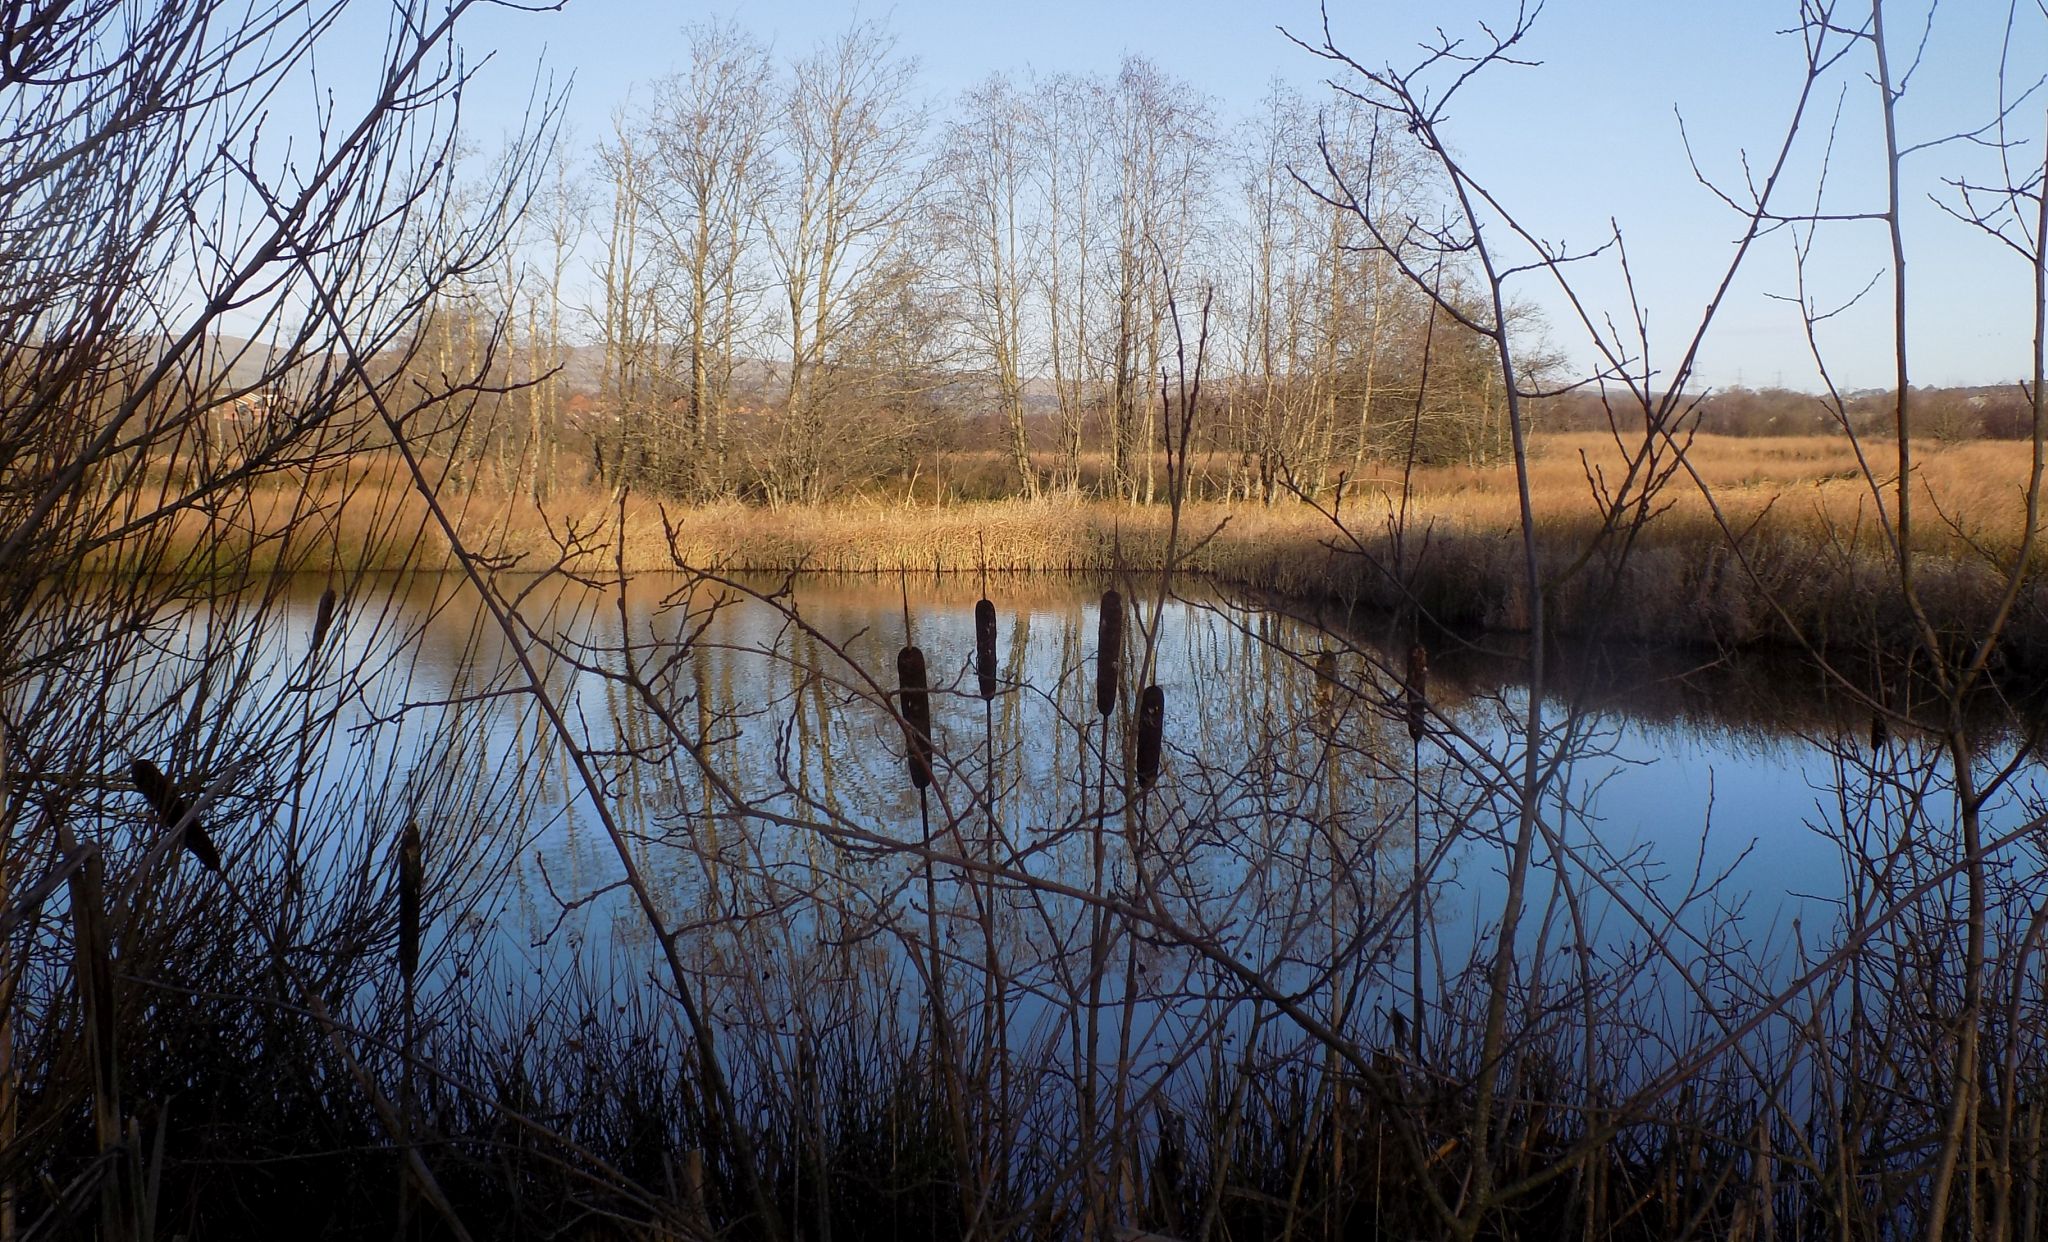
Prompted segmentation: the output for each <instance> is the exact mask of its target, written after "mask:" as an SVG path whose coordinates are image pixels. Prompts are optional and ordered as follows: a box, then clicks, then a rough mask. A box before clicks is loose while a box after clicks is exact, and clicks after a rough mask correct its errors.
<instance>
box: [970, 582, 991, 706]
mask: <svg viewBox="0 0 2048 1242" xmlns="http://www.w3.org/2000/svg"><path fill="white" fill-rule="evenodd" d="M974 676H975V678H976V680H978V681H979V682H980V683H981V697H982V698H984V699H992V698H994V697H996V606H995V605H994V604H993V603H991V602H989V601H988V600H985V599H984V600H977V601H976V602H975V605H974Z"/></svg>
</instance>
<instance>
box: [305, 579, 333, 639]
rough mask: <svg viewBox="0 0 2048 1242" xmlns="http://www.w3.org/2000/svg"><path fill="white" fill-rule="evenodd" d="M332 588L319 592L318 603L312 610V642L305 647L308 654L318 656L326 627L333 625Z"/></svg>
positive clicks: (325, 635)
mask: <svg viewBox="0 0 2048 1242" xmlns="http://www.w3.org/2000/svg"><path fill="white" fill-rule="evenodd" d="M334 603H335V595H334V588H333V587H328V588H327V589H326V590H324V591H322V592H320V603H319V605H318V606H317V607H315V608H314V609H313V641H312V642H311V643H310V644H309V645H308V646H307V651H308V653H309V654H312V655H318V654H320V644H321V643H324V642H326V641H327V630H328V627H330V626H332V625H333V624H334Z"/></svg>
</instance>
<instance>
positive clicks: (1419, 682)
mask: <svg viewBox="0 0 2048 1242" xmlns="http://www.w3.org/2000/svg"><path fill="white" fill-rule="evenodd" d="M1428 710H1429V652H1427V651H1425V650H1423V648H1422V644H1420V643H1417V644H1416V645H1415V646H1413V647H1410V648H1409V649H1408V737H1409V739H1410V740H1411V741H1417V742H1419V741H1421V740H1422V735H1423V734H1424V733H1427V732H1428V731H1429V720H1428V718H1427V715H1426V713H1427V712H1428Z"/></svg>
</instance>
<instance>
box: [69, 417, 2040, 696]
mask: <svg viewBox="0 0 2048 1242" xmlns="http://www.w3.org/2000/svg"><path fill="white" fill-rule="evenodd" d="M1887 451H1888V446H1886V445H1883V444H1875V445H1870V446H1867V447H1866V452H1867V454H1868V457H1867V461H1868V465H1869V468H1870V469H1871V470H1872V471H1873V472H1874V473H1876V475H1877V479H1878V482H1879V484H1880V489H1881V491H1882V489H1883V488H1886V487H1888V486H1889V476H1886V475H1885V474H1884V473H1883V471H1884V469H1885V466H1886V462H1887V457H1886V454H1887ZM1918 460H1919V464H1918V466H1917V467H1916V475H1917V478H1918V481H1919V485H1920V486H1919V495H1920V498H1921V499H1920V505H1919V510H1918V512H1919V514H1920V518H1919V522H1918V524H1917V527H1916V531H1915V538H1914V540H1913V543H1914V547H1915V549H1916V552H1918V553H1919V554H1920V555H1921V556H1922V557H1923V558H1924V561H1923V567H1922V570H1921V574H1922V582H1923V587H1924V589H1923V598H1924V600H1925V601H1926V605H1927V607H1928V610H1929V613H1930V619H1931V620H1932V621H1933V622H1934V624H1935V625H1936V627H1937V628H1938V629H1940V630H1942V631H1944V632H1956V633H1965V632H1970V631H1971V630H1972V629H1973V628H1974V627H1976V626H1980V625H1981V624H1982V623H1983V622H1984V621H1985V620H1986V619H1988V618H1989V617H1990V616H1991V615H1992V612H1993V610H1994V609H1995V607H1996V601H1997V598H1998V594H1999V580H2000V576H2001V570H2002V562H2003V561H2004V559H2005V558H2008V557H2009V556H2010V555H2011V550H2012V549H2013V547H2014V546H2015V544H2016V541H2017V534H2018V529H2019V523H2020V521H2021V520H2022V517H2023V513H2024V509H2023V507H2022V504H2021V493H2022V488H2023V486H2024V484H2025V478H2026V471H2027V466H2028V459H2027V450H2026V446H2025V445H2023V444H2018V443H2012V442H2002V441H1981V442H1970V443H1960V444H1953V445H1945V446H1927V447H1925V448H1923V449H1922V450H1921V452H1920V454H1919V459H1918ZM1690 465H1691V468H1692V470H1693V471H1694V472H1696V473H1697V474H1698V476H1699V479H1700V481H1701V482H1702V483H1704V484H1705V485H1706V487H1707V489H1708V491H1706V492H1703V491H1702V490H1701V488H1700V487H1699V486H1697V485H1696V484H1695V483H1694V482H1693V481H1692V479H1691V478H1690V477H1687V476H1686V475H1683V474H1681V475H1679V476H1678V477H1676V478H1674V479H1673V480H1672V482H1671V483H1670V485H1669V486H1668V487H1667V488H1666V489H1665V491H1664V492H1663V493H1662V494H1661V495H1660V496H1658V497H1657V498H1656V500H1655V502H1654V505H1653V506H1652V509H1653V511H1652V512H1651V513H1650V514H1649V515H1648V516H1647V518H1646V519H1645V520H1644V521H1643V524H1642V526H1641V528H1640V530H1639V531H1636V532H1634V533H1633V535H1632V537H1631V538H1629V539H1628V540H1627V543H1628V548H1627V555H1626V556H1625V557H1624V556H1621V555H1620V552H1621V549H1622V545H1623V542H1624V541H1623V539H1622V538H1621V537H1620V536H1618V535H1616V534H1614V533H1613V532H1611V531H1610V532H1608V533H1606V534H1605V535H1604V536H1603V530H1604V529H1605V528H1606V526H1607V515H1606V514H1604V513H1603V511H1602V507H1601V505H1600V503H1599V502H1598V501H1597V500H1596V497H1595V485H1594V481H1595V480H1603V481H1604V483H1605V486H1606V487H1608V488H1609V489H1612V488H1614V487H1615V486H1617V485H1618V484H1619V483H1620V481H1621V479H1622V477H1623V474H1624V471H1625V465H1624V462H1623V460H1622V458H1621V455H1620V452H1619V450H1618V449H1617V446H1616V445H1615V443H1614V441H1613V440H1612V439H1611V438H1610V437H1606V436H1601V435H1595V434H1584V433H1577V434H1570V435H1555V436H1548V437H1541V438H1539V439H1538V440H1537V441H1536V442H1535V444H1534V446H1533V452H1532V461H1531V472H1530V483H1531V495H1532V500H1533V503H1534V506H1535V510H1536V514H1537V525H1538V531H1537V534H1538V539H1539V542H1540V544H1541V551H1542V559H1543V561H1544V565H1545V570H1546V576H1547V579H1548V584H1547V588H1546V589H1547V594H1548V596H1549V599H1550V607H1551V616H1550V621H1551V624H1552V626H1553V628H1554V629H1555V630H1556V631H1557V632H1559V633H1564V634H1575V635H1582V636H1588V637H1622V638H1631V639H1643V640H1652V641H1664V642H1682V643H1699V644H1708V645H1715V646H1746V645H1753V644H1762V643H1787V642H1795V641H1807V642H1812V643H1816V644H1819V645H1823V646H1830V645H1834V644H1838V643H1842V642H1844V641H1853V642H1856V643H1862V642H1866V641H1871V640H1876V641H1883V642H1896V641H1899V640H1901V639H1902V638H1904V637H1905V636H1906V634H1907V633H1908V630H1909V628H1910V626H1911V625H1912V618H1911V617H1910V615H1909V614H1908V613H1907V612H1906V611H1905V609H1904V607H1903V606H1902V605H1901V604H1900V603H1899V602H1898V601H1897V600H1896V599H1895V598H1894V597H1895V596H1896V594H1897V592H1896V590H1895V589H1894V588H1895V585H1896V580H1895V575H1894V573H1893V571H1891V570H1889V569H1887V568H1886V565H1887V564H1888V562H1889V556H1888V547H1887V543H1886V539H1885V536H1884V532H1883V531H1882V529H1881V526H1880V523H1879V521H1878V516H1879V513H1880V505H1881V504H1888V503H1889V496H1888V493H1885V494H1880V495H1873V493H1872V489H1871V487H1870V485H1869V483H1868V482H1866V481H1865V478H1864V475H1863V467H1862V466H1861V465H1859V462H1858V459H1857V456H1856V454H1855V451H1854V449H1853V447H1852V445H1851V444H1850V443H1849V442H1848V441H1847V440H1845V439H1841V438H1836V437H1784V438H1773V439H1745V438H1734V437H1701V438H1700V439H1699V440H1698V441H1697V442H1696V443H1695V444H1694V446H1693V448H1692V451H1691V454H1690ZM1400 486H1401V481H1400V478H1399V476H1398V474H1390V473H1388V470H1387V468H1385V467H1383V468H1382V469H1381V470H1380V471H1379V472H1378V473H1376V474H1373V475H1369V476H1367V477H1365V478H1362V479H1360V480H1357V481H1356V482H1355V483H1353V484H1351V485H1349V486H1348V487H1347V489H1346V493H1345V495H1344V496H1343V497H1342V499H1341V503H1340V502H1339V501H1338V499H1337V498H1336V497H1334V496H1326V497H1324V498H1322V500H1321V502H1320V508H1318V507H1312V506H1309V505H1303V504H1298V503H1291V502H1290V503H1285V504H1282V505H1277V506H1272V507H1266V506H1258V505H1248V504H1242V503H1240V504H1235V505H1228V504H1222V503H1216V502H1209V503H1202V504H1194V505H1190V506H1189V508H1188V511H1187V515H1186V522H1185V524H1184V527H1183V545H1182V546H1183V549H1184V550H1183V553H1182V557H1181V560H1180V563H1179V566H1180V568H1182V569H1184V570H1187V571H1192V572H1195V573H1200V574H1205V575H1209V576H1211V577H1213V578H1215V579H1217V580H1219V581H1221V582H1225V583H1228V584H1231V585H1235V586H1240V587H1244V588H1248V589H1253V590H1260V591H1270V592H1274V593H1278V594H1283V595H1287V596H1292V597H1296V598H1302V599H1317V600H1336V601H1341V602H1343V603H1345V604H1347V605H1360V606H1365V607H1371V608H1385V609H1403V608H1407V607H1417V608H1419V609H1420V610H1421V611H1422V612H1424V613H1425V614H1427V615H1428V616H1430V617H1432V618H1434V619H1435V620H1436V621H1438V622H1441V623H1443V624H1446V625H1451V626H1478V627H1484V628H1489V629H1496V630H1507V631H1515V630H1522V629H1526V628H1527V626H1528V623H1529V617H1528V608H1527V603H1526V600H1525V599H1524V598H1523V596H1524V595H1525V592H1524V591H1523V589H1522V588H1521V585H1520V579H1521V576H1522V550H1521V544H1520V537H1519V533H1518V512H1519V507H1518V501H1517V499H1516V494H1515V489H1514V486H1513V475H1512V473H1511V471H1510V470H1509V469H1508V468H1507V467H1505V466H1497V467H1486V468H1474V467H1464V466H1451V467H1429V468H1423V469H1418V470H1417V471H1416V472H1415V473H1414V475H1413V477H1412V479H1411V481H1410V493H1409V501H1408V504H1407V506H1406V508H1405V512H1404V511H1403V508H1402V506H1401V505H1400V503H1399V492H1400ZM1710 499H1711V503H1710ZM442 503H443V505H444V507H445V509H446V512H447V514H448V516H449V518H450V519H451V520H452V521H454V522H455V523H456V525H457V527H458V529H459V530H460V532H461V535H462V538H463V540H464V542H465V544H466V545H467V546H469V547H472V548H477V549H481V550H483V551H484V552H485V553H486V554H487V555H490V556H492V557H494V558H501V560H500V562H499V563H505V564H516V565H518V566H519V567H521V568H525V569H543V568H547V567H549V566H553V565H558V564H563V563H571V564H575V565H577V566H578V567H580V568H585V569H595V568H611V567H614V566H620V567H623V568H624V569H625V570H626V571H627V572H629V573H638V572H658V571H663V570H668V569H672V568H674V567H675V566H676V565H677V564H679V563H680V564H687V565H692V566H715V567H718V568H721V569H724V570H731V571H769V572H793V571H807V572H823V573H847V574H876V573H888V574H894V573H898V572H902V571H912V572H935V573H975V572H980V571H983V570H986V571H990V572H1002V573H1009V572H1019V571H1024V572H1054V573H1076V572H1100V571H1104V570H1109V569H1112V568H1114V567H1117V566H1119V565H1121V566H1123V567H1125V568H1131V569H1139V570H1144V569H1156V568H1159V567H1160V566H1162V565H1163V564H1164V560H1165V556H1166V547H1167V532H1168V522H1169V518H1168V514H1167V512H1166V510H1165V508H1164V506H1148V507H1133V506H1127V505H1120V504H1114V503H1109V502H1101V501H1089V500H1081V499H1066V498H1057V499H1048V500H1038V501H1026V500H1003V501H990V502H981V503H976V504H961V505H929V504H906V503H902V502H894V503H882V502H877V501H872V500H854V501H846V502H839V503H834V504H830V505H823V506H817V507H809V508H782V509H769V508H763V507H759V506H752V505H743V504H738V503H722V504H714V505H704V506H694V507H693V506H686V505H674V504H664V503H661V502H658V501H656V500H654V499H651V498H647V497H640V496H628V497H626V498H625V499H624V502H623V505H621V504H620V502H619V501H618V500H616V499H615V498H613V497H609V496H607V495H605V494H603V493H601V492H598V491H595V490H591V489H589V488H584V487H563V488H560V489H558V490H557V491H556V493H555V494H554V496H553V497H551V498H550V500H549V502H548V503H547V505H546V506H545V507H544V508H543V507H541V506H537V505H535V504H534V503H533V502H532V501H531V500H529V499H527V498H525V497H520V496H514V495H511V494H508V493H507V492H505V491H504V490H503V489H500V488H496V487H493V486H491V485H490V484H489V483H488V482H485V483H477V482H475V481H472V482H470V483H469V484H467V485H466V486H463V487H460V488H448V489H445V490H444V498H443V502H442ZM1332 511H1334V519H1333V514H1332ZM1632 517H1633V514H1632V513H1631V514H1628V515H1624V517H1623V518H1622V519H1621V521H1622V522H1623V523H1626V522H1627V521H1629V520H1631V519H1632ZM1402 523H1405V527H1404V530H1403V537H1402V538H1401V539H1400V540H1399V541H1398V542H1399V549H1398V552H1397V546H1396V545H1397V540H1396V538H1395V530H1396V528H1397V526H1398V525H1401V524H1402ZM286 530H291V531H295V532H297V533H296V535H295V537H294V538H293V539H292V540H289V541H287V540H284V539H282V538H280V537H279V532H280V531H286ZM572 530H573V531H575V532H577V537H574V538H572V537H571V531H572ZM308 532H310V533H311V535H312V538H311V539H307V538H306V534H307V533H308ZM171 546H172V550H173V552H175V551H176V550H177V549H178V548H179V547H180V546H184V547H195V548H196V547H201V546H211V547H214V548H215V549H216V550H215V552H214V553H213V558H215V559H217V558H218V557H220V556H221V555H222V554H223V549H225V550H227V551H231V552H232V554H233V559H234V563H235V564H237V565H238V566H241V565H246V566H247V567H249V568H252V569H256V570H272V569H287V570H292V569H312V570H316V571H318V570H322V569H325V568H327V567H329V566H332V567H336V568H347V569H380V568H381V569H391V568H400V567H407V568H413V569H422V570H429V571H431V570H437V569H448V568H452V567H453V565H452V561H451V560H450V558H449V556H448V553H447V544H446V540H445V539H444V538H442V537H441V535H440V534H439V532H438V531H436V530H435V529H434V523H433V519H432V517H431V515H430V514H429V513H428V511H427V507H426V505H425V503H424V502H423V501H422V500H421V499H420V497H419V496H418V494H417V492H416V491H415V490H414V489H412V488H411V487H410V486H409V485H408V481H407V478H406V477H405V475H404V474H403V472H402V470H401V469H400V468H399V465H398V463H397V461H396V460H395V458H392V457H391V456H389V455H388V454H381V453H363V454H358V455H357V456H356V457H355V458H352V459H350V460H349V461H348V462H347V463H346V464H345V465H343V466H341V467H338V468H334V469H330V470H327V471H324V472H321V473H318V474H315V475H313V476H311V478H309V479H307V480H305V482H304V485H303V486H301V487H298V488H287V487H278V488H275V489H271V490H267V491H258V492H257V493H255V494H254V495H253V496H252V497H251V498H249V499H248V500H246V501H244V502H242V503H241V504H240V506H239V507H238V508H236V509H235V510H233V511H231V512H226V513H212V514H208V513H200V512H189V513H186V514H183V515H181V516H180V518H179V519H178V527H177V533H176V535H175V537H174V539H173V540H172V545H171ZM1361 553H1363V555H1361ZM114 563H117V561H116V559H115V558H111V557H110V558H109V564H110V565H111V564H114ZM173 563H176V562H175V559H174V561H173ZM197 568H198V569H199V570H200V571H201V572H203V571H204V569H205V566H204V565H199V566H197ZM2015 640H2016V641H2015V644H2014V648H2013V651H2012V653H2011V654H2012V657H2013V658H2014V659H2015V660H2016V661H2017V662H2018V663H2019V664H2020V665H2022V666H2024V667H2026V668H2040V667H2048V595H2044V593H2043V591H2042V589H2041V587H2040V585H2039V584H2038V583H2035V584H2030V586H2029V588H2028V590H2027V591H2025V592H2024V593H2023V595H2022V598H2021V601H2020V606H2019V611H2018V614H2017V624H2016V629H2015Z"/></svg>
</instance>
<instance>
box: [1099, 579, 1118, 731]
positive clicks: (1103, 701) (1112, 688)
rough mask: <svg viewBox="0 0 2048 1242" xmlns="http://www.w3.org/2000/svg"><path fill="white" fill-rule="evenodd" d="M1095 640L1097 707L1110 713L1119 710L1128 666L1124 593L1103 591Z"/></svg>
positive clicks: (1106, 713) (1104, 713) (1102, 711)
mask: <svg viewBox="0 0 2048 1242" xmlns="http://www.w3.org/2000/svg"><path fill="white" fill-rule="evenodd" d="M1095 641H1096V652H1095V710H1096V711H1098V712H1100V713H1102V714H1103V715H1105V716H1107V715H1109V714H1110V713H1111V712H1113V711H1115V710H1116V691H1117V686H1118V685H1119V684H1120V683H1121V682H1122V680H1123V668H1124V597H1123V596H1121V595H1118V594H1117V593H1116V592H1115V591H1114V590H1109V591H1104V592H1103V593H1102V609H1101V613H1100V615H1099V616H1098V618H1097V620H1096V627H1095Z"/></svg>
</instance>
